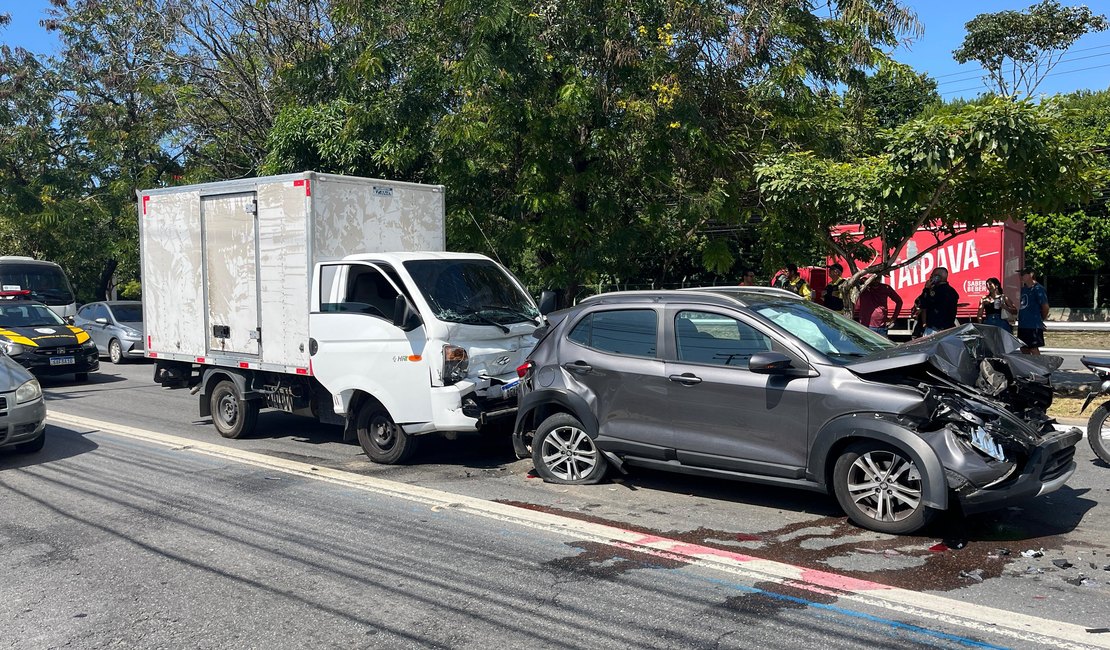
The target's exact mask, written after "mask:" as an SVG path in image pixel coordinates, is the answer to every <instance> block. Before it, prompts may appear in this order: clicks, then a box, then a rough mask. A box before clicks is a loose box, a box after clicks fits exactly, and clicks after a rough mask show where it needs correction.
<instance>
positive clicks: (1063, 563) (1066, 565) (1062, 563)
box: [1052, 560, 1073, 569]
mask: <svg viewBox="0 0 1110 650" xmlns="http://www.w3.org/2000/svg"><path fill="white" fill-rule="evenodd" d="M1052 563H1053V564H1055V565H1056V568H1058V569H1070V568H1072V566H1073V565H1072V563H1071V562H1068V561H1067V560H1053V561H1052Z"/></svg>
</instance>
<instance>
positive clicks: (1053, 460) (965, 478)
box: [927, 427, 1083, 514]
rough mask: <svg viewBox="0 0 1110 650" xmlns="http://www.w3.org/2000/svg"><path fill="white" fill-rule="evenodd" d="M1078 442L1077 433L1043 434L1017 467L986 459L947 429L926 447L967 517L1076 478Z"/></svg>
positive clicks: (1073, 429) (1028, 497)
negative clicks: (1072, 476)
mask: <svg viewBox="0 0 1110 650" xmlns="http://www.w3.org/2000/svg"><path fill="white" fill-rule="evenodd" d="M1082 438H1083V432H1082V431H1080V430H1079V429H1078V428H1075V427H1072V428H1070V429H1068V430H1066V431H1056V432H1054V433H1050V434H1047V435H1045V436H1043V437H1042V439H1041V441H1040V442H1039V444H1037V445H1036V446H1035V447H1033V448H1032V449H1030V450H1029V454H1028V457H1027V458H1026V459H1025V460H1024V462H1022V463H1020V464H1018V463H1017V462H1010V461H996V460H994V459H990V458H985V457H984V456H983V455H982V454H980V453H977V452H976V451H974V450H972V449H971V448H970V446H969V445H968V443H967V439H966V438H965V437H963V436H961V435H959V434H958V433H956V432H955V431H954V430H953V429H951V428H945V429H942V430H940V431H937V432H935V435H934V436H931V437H930V438H929V439H928V440H927V442H929V444H930V446H932V447H933V449H934V451H936V452H937V455H938V456H939V457H940V459H941V463H942V465H943V466H944V467H945V474H946V476H947V478H948V487H949V489H951V490H952V492H953V493H954V494H955V495H956V498H957V499H958V500H959V502H960V506H961V507H962V508H963V511H964V513H965V514H971V513H975V512H980V511H984V510H991V509H995V508H998V507H1003V506H1005V505H1007V504H1010V503H1014V502H1017V501H1022V500H1025V499H1030V498H1033V497H1036V496H1040V495H1042V494H1048V493H1049V492H1053V491H1055V490H1058V489H1059V488H1060V487H1062V486H1063V485H1064V483H1065V482H1066V481H1067V480H1068V478H1070V477H1071V475H1072V474H1073V473H1074V472H1075V467H1076V464H1075V460H1074V457H1075V445H1076V444H1077V443H1078V442H1079V441H1080V440H1081V439H1082Z"/></svg>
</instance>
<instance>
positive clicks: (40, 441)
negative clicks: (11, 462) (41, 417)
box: [15, 429, 46, 454]
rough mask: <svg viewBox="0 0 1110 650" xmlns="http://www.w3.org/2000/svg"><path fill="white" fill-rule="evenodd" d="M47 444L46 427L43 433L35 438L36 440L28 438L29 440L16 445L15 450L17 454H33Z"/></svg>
mask: <svg viewBox="0 0 1110 650" xmlns="http://www.w3.org/2000/svg"><path fill="white" fill-rule="evenodd" d="M45 444H46V429H43V430H42V433H40V434H39V437H38V438H35V439H34V440H28V441H27V442H21V443H19V444H18V445H16V446H15V452H16V453H17V454H33V453H35V452H37V451H42V447H43V445H45Z"/></svg>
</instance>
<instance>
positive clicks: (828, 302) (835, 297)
mask: <svg viewBox="0 0 1110 650" xmlns="http://www.w3.org/2000/svg"><path fill="white" fill-rule="evenodd" d="M829 277H830V278H831V279H830V280H829V283H828V284H826V285H825V295H824V300H825V306H826V307H828V308H829V309H831V310H833V311H844V291H843V290H844V285H845V281H844V267H843V266H841V265H839V264H830V265H829Z"/></svg>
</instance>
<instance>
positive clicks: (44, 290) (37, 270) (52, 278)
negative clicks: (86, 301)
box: [0, 262, 74, 305]
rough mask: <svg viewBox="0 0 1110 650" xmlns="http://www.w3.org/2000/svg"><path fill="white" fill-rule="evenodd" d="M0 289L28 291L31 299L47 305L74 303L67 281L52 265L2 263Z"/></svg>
mask: <svg viewBox="0 0 1110 650" xmlns="http://www.w3.org/2000/svg"><path fill="white" fill-rule="evenodd" d="M0 288H2V289H3V290H4V291H20V290H27V291H30V292H31V298H32V299H34V300H38V301H40V302H44V303H46V304H48V305H68V304H70V303H72V302H73V301H74V298H73V290H72V289H70V286H69V280H67V279H66V276H65V273H63V272H62V269H61V268H59V267H57V266H54V265H53V264H28V263H19V262H4V263H3V264H0Z"/></svg>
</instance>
